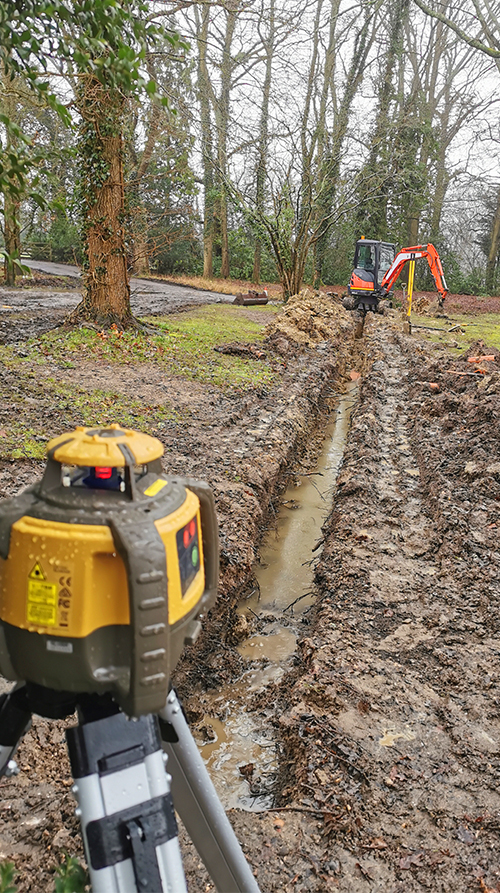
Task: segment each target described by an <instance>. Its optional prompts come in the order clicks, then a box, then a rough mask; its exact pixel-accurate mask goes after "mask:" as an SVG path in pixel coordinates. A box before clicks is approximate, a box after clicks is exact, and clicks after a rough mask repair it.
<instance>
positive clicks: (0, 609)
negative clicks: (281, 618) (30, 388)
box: [0, 425, 219, 716]
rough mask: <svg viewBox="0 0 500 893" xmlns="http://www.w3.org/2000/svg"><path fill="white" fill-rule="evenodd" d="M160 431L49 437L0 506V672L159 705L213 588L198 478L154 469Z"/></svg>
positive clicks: (130, 704) (209, 513)
mask: <svg viewBox="0 0 500 893" xmlns="http://www.w3.org/2000/svg"><path fill="white" fill-rule="evenodd" d="M162 454H163V446H162V444H161V442H160V441H159V440H158V439H157V438H155V437H151V436H149V435H147V434H141V433H139V432H137V431H131V430H129V429H125V428H121V427H120V426H119V425H110V426H109V427H106V428H84V427H79V428H76V430H75V431H71V432H69V433H67V434H62V435H60V436H59V437H56V438H54V439H53V440H51V441H50V442H49V444H48V446H47V456H48V460H47V465H46V468H45V472H44V475H43V477H42V479H41V481H39V482H38V483H37V484H35V485H33V486H31V487H29V488H28V489H27V490H24V491H23V492H22V493H20V494H19V495H18V496H16V497H14V498H13V499H8V500H4V501H3V503H2V504H1V505H0V673H2V675H4V676H5V677H6V678H7V679H11V680H24V681H26V682H31V683H35V684H37V685H41V686H44V687H46V688H48V689H52V690H55V691H64V692H75V693H82V692H95V693H106V692H109V693H110V694H112V696H113V697H114V698H115V700H116V701H117V702H118V704H119V706H120V707H121V708H122V710H124V712H125V713H127V714H128V715H129V716H141V715H145V714H148V713H156V712H158V711H159V710H161V709H162V708H163V707H164V705H165V699H166V696H167V692H168V683H169V677H170V674H171V671H172V670H173V668H174V667H175V664H176V663H177V661H178V659H179V656H180V654H181V651H182V649H183V647H184V645H185V644H186V643H192V642H193V641H194V640H195V638H196V636H197V634H198V632H199V630H200V627H201V619H202V618H203V616H204V614H205V613H206V611H207V610H208V608H209V607H211V606H212V605H213V604H214V602H215V598H216V594H217V579H218V569H219V558H218V531H217V519H216V514H215V507H214V500H213V494H212V491H211V490H210V488H209V487H208V485H207V484H205V483H202V482H200V481H195V480H192V479H190V478H181V477H173V476H172V477H170V476H167V475H165V474H163V472H162V466H161V456H162Z"/></svg>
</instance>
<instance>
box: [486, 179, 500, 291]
mask: <svg viewBox="0 0 500 893" xmlns="http://www.w3.org/2000/svg"><path fill="white" fill-rule="evenodd" d="M499 251H500V189H499V190H498V195H497V203H496V207H495V213H494V215H493V221H492V224H491V230H490V250H489V252H488V260H487V263H486V291H487V292H488V293H489V294H490V295H492V294H495V287H496V283H495V273H496V268H497V262H498V253H499Z"/></svg>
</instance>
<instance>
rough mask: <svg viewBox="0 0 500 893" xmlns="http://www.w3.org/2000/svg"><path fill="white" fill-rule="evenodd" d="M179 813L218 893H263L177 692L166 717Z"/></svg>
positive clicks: (171, 697)
mask: <svg viewBox="0 0 500 893" xmlns="http://www.w3.org/2000/svg"><path fill="white" fill-rule="evenodd" d="M160 731H161V734H162V738H163V748H164V750H165V751H166V753H167V754H168V765H169V769H170V772H171V773H172V793H173V797H174V800H175V808H176V809H177V812H178V813H179V815H180V817H181V819H182V822H183V824H184V826H185V828H186V831H187V832H188V834H189V836H190V838H191V840H192V841H193V843H194V845H195V847H196V849H197V851H198V853H199V855H200V857H201V859H202V860H203V863H204V865H205V867H206V869H207V871H208V873H209V875H210V877H211V878H212V880H213V882H214V884H215V886H216V887H217V890H218V893H259V887H258V885H257V882H256V880H255V878H254V876H253V874H252V872H251V869H250V866H249V865H248V862H247V861H246V859H245V856H244V855H243V851H242V849H241V847H240V844H239V843H238V840H237V838H236V835H235V833H234V831H233V829H232V827H231V824H230V822H229V819H228V817H227V815H226V813H225V811H224V808H223V806H222V804H221V802H220V800H219V798H218V797H217V794H216V791H215V788H214V786H213V784H212V780H211V778H210V776H209V774H208V772H207V769H206V767H205V763H204V762H203V758H202V756H201V754H200V752H199V750H198V748H197V746H196V743H195V741H194V739H193V736H192V735H191V732H190V730H189V726H188V724H187V722H186V719H185V717H184V714H183V712H182V708H181V705H180V703H179V701H178V699H177V695H176V693H175V691H173V689H172V690H171V691H170V692H169V695H168V697H167V703H166V705H165V707H164V708H163V710H161V711H160Z"/></svg>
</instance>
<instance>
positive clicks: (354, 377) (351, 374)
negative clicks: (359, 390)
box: [349, 369, 361, 381]
mask: <svg viewBox="0 0 500 893" xmlns="http://www.w3.org/2000/svg"><path fill="white" fill-rule="evenodd" d="M349 378H350V379H351V381H358V379H359V378H361V372H355V371H354V369H353V370H352V372H349Z"/></svg>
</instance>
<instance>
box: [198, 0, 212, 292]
mask: <svg viewBox="0 0 500 893" xmlns="http://www.w3.org/2000/svg"><path fill="white" fill-rule="evenodd" d="M194 14H195V17H196V30H197V45H198V71H197V77H198V85H197V86H198V98H199V102H200V131H201V158H202V164H203V202H204V207H203V276H204V277H205V278H206V279H211V278H212V276H213V274H214V266H213V252H214V159H213V142H212V123H211V120H210V100H209V94H210V78H209V74H208V67H207V40H208V28H209V24H210V5H209V4H208V3H207V4H206V6H204V7H203V10H202V14H201V20H200V17H199V11H198V7H197V6H196V5H195V6H194Z"/></svg>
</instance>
